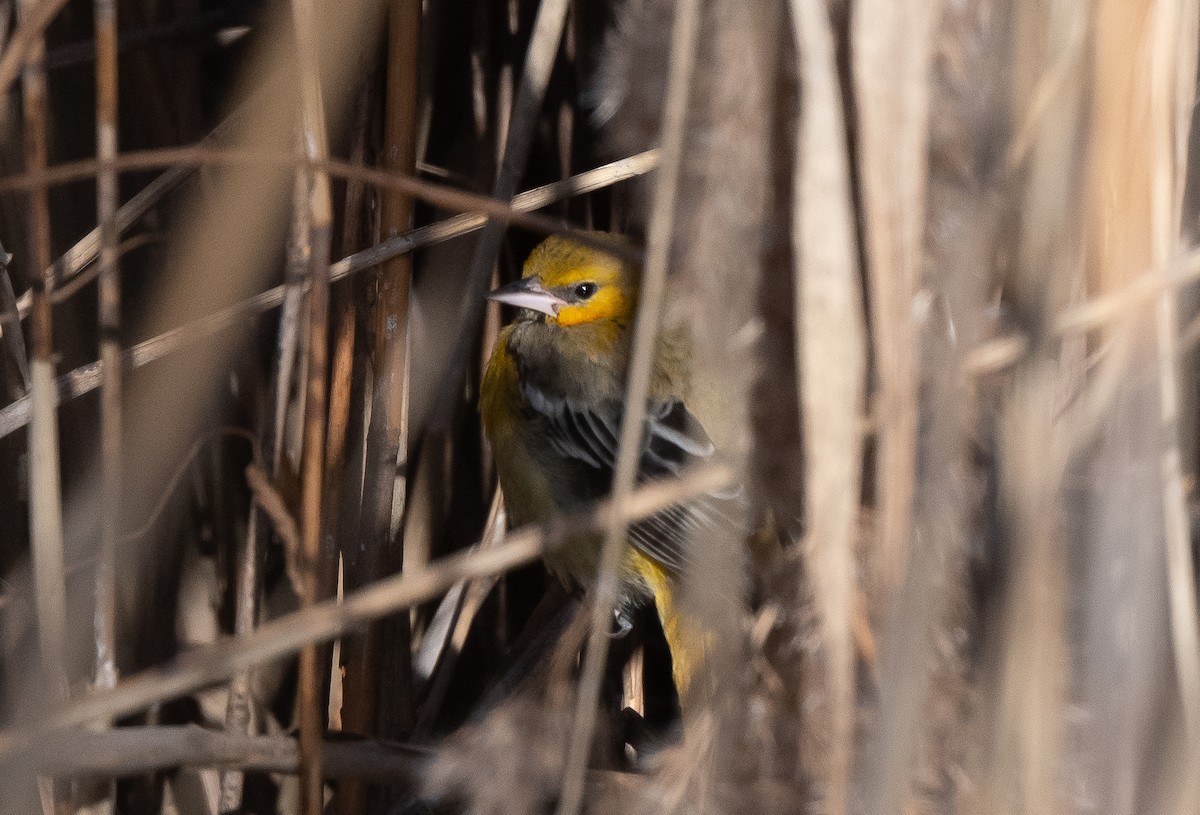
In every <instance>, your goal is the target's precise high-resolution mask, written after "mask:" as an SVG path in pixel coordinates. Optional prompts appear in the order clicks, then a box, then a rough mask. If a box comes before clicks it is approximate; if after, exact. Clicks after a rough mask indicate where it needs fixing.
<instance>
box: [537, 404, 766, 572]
mask: <svg viewBox="0 0 1200 815" xmlns="http://www.w3.org/2000/svg"><path fill="white" fill-rule="evenodd" d="M522 392H523V395H524V396H525V400H526V403H527V404H528V405H529V407H530V409H531V410H532V411H533V413H534V414H535V419H536V423H537V427H538V429H539V432H541V433H542V434H544V435H543V438H544V439H545V441H546V442H547V444H548V447H549V449H550V450H551V451H552V452H553V455H554V456H555V457H556V459H557V460H558V462H557V463H558V464H560V465H566V466H565V467H563V466H559V467H558V469H559V470H560V471H562V470H564V469H565V470H567V471H568V472H570V473H572V477H573V478H575V479H576V481H575V487H576V490H575V491H576V492H578V493H580V494H582V495H584V496H585V497H586V498H589V499H597V498H600V497H602V496H603V495H606V494H608V492H609V491H610V490H611V487H612V478H613V472H614V470H615V468H616V461H617V445H618V438H619V435H620V426H621V424H620V417H621V409H622V406H621V404H620V403H618V402H616V401H608V402H605V403H602V404H601V405H599V406H587V407H585V406H582V405H579V404H575V403H572V402H571V401H570V400H567V399H562V398H555V397H549V396H547V395H546V394H545V393H543V392H542V391H540V390H538V389H536V388H534V387H529V386H526V387H522ZM715 453H716V448H715V447H714V446H713V443H712V441H711V440H710V439H709V438H708V434H707V433H705V432H704V428H703V427H702V426H701V424H700V422H699V421H698V420H697V419H696V417H695V416H693V415H692V413H691V412H690V411H689V410H688V409H687V406H686V405H684V403H683V402H682V401H679V400H669V401H654V402H651V403H650V404H649V406H648V410H647V415H646V423H645V429H644V431H643V436H642V449H641V452H640V455H639V459H638V474H637V480H638V483H639V484H640V483H643V482H646V481H652V480H655V479H659V478H668V477H677V476H679V475H680V474H681V473H682V472H683V471H684V469H685V468H687V467H688V466H689V465H691V464H694V463H696V462H700V461H706V460H709V459H711V458H712V457H713V455H714V454H715ZM743 503H744V499H743V497H742V493H741V491H740V490H738V491H734V492H728V493H720V494H718V493H711V494H708V495H703V496H699V497H698V498H696V499H693V500H690V501H688V502H687V503H683V504H676V505H674V506H670V507H667V508H666V509H664V510H662V511H661V512H658V513H657V514H655V515H652V516H651V517H649V518H646V519H644V520H641V521H638V522H637V523H636V524H634V525H632V526H631V527H630V529H629V540H630V543H632V544H633V546H634V547H635V548H637V549H638V550H640V551H641V552H643V553H644V554H646V555H647V556H649V557H650V558H652V559H654V560H655V561H657V562H658V563H660V564H661V565H662V566H664V567H665V568H666V569H668V570H669V571H671V572H674V573H676V574H678V573H679V572H681V571H682V570H683V568H684V566H685V564H686V563H687V560H688V554H687V553H688V547H689V540H690V538H691V536H692V534H693V533H695V532H698V531H701V530H704V529H720V530H725V531H728V532H729V533H731V534H733V533H739V534H740V533H741V532H742V531H743V530H742V529H741V528H740V527H741V524H739V523H738V522H737V521H736V520H735V519H736V518H739V517H741V516H742V515H743V514H744V513H743V512H742V511H741V510H742V509H743V507H742V504H743Z"/></svg>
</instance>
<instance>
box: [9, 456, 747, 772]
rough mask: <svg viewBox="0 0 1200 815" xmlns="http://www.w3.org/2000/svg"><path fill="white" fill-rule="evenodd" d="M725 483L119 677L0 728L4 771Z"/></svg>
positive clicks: (517, 540) (603, 506)
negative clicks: (50, 735) (111, 723)
mask: <svg viewBox="0 0 1200 815" xmlns="http://www.w3.org/2000/svg"><path fill="white" fill-rule="evenodd" d="M729 479H730V473H729V471H728V470H727V469H726V468H725V467H722V466H720V465H708V466H703V467H697V468H696V469H695V470H693V471H692V472H691V473H690V474H688V475H686V476H684V477H682V478H680V479H677V480H670V481H662V482H657V483H650V484H647V485H644V486H641V487H639V488H638V489H636V490H635V491H634V492H633V493H632V494H630V496H629V500H628V501H627V502H626V503H625V505H624V506H623V507H620V508H618V507H617V506H616V505H615V503H614V502H613V501H611V500H608V501H603V502H601V503H600V504H599V505H598V506H596V508H595V509H594V510H592V511H591V512H584V513H581V514H579V515H576V516H569V517H565V518H562V519H560V520H559V522H557V523H555V524H552V525H551V526H549V527H546V528H541V527H532V528H531V527H525V528H522V529H519V530H516V531H513V532H510V533H508V534H507V535H505V536H504V539H503V541H502V542H501V543H499V544H498V545H497V546H495V547H494V548H491V549H486V550H484V549H478V548H476V549H475V550H474V551H469V552H465V553H460V554H455V555H448V556H446V557H443V558H439V559H438V560H435V561H432V562H431V563H430V565H429V566H428V568H426V569H423V570H421V571H419V572H414V573H411V574H408V575H394V576H392V577H388V578H384V579H382V580H379V581H377V582H375V583H373V584H372V585H370V586H368V587H366V588H363V589H360V590H359V591H357V592H354V593H351V594H347V595H346V597H345V598H344V599H343V600H342V601H341V602H335V601H326V602H323V603H318V604H316V605H313V606H311V607H309V608H306V609H302V610H300V611H296V612H293V613H291V614H288V615H285V616H283V617H279V618H277V619H275V620H272V621H270V622H268V623H266V624H264V625H262V626H260V627H259V628H258V629H257V630H256V631H255V632H253V633H252V634H250V635H248V636H245V637H239V638H236V639H230V640H225V641H221V642H218V643H215V644H213V645H210V646H204V647H201V648H196V649H194V650H192V651H188V652H184V653H183V654H180V655H179V656H178V657H177V658H176V659H175V660H174V661H173V662H172V663H170V664H169V665H167V666H163V667H160V668H158V669H153V670H149V671H146V672H144V673H142V674H139V675H135V676H131V677H128V678H126V679H124V680H122V681H121V682H119V683H118V684H117V686H116V687H115V688H114V689H113V690H111V691H106V692H103V693H96V694H92V695H91V696H88V697H85V698H81V699H78V700H75V701H73V702H71V703H69V704H67V705H65V706H64V707H63V708H62V709H60V710H58V711H56V712H55V713H54V714H53V715H50V716H47V717H45V718H43V719H42V721H40V722H38V723H37V725H36V726H34V728H33V729H8V730H4V731H0V767H5V766H7V765H10V764H11V763H12V762H13V761H14V759H19V757H20V756H21V755H22V754H23V753H25V752H26V751H28V750H29V749H30V745H31V743H33V741H34V740H35V739H37V738H39V737H41V736H42V735H44V734H45V733H47V732H50V731H55V730H62V729H64V728H72V727H82V726H85V725H88V724H90V723H91V722H94V721H97V720H101V719H106V718H112V717H116V716H121V715H127V714H131V713H135V712H137V711H139V710H143V709H145V708H146V707H148V706H150V705H152V704H154V703H155V702H158V701H161V700H163V699H169V698H172V697H175V696H180V695H183V694H186V693H190V692H193V691H196V690H199V689H201V688H205V687H208V686H210V685H212V684H215V683H218V682H221V681H224V680H226V679H228V678H229V677H230V676H233V675H234V674H236V673H237V672H238V671H241V670H245V669H247V668H251V667H253V666H255V665H259V664H262V663H264V662H268V661H270V660H273V659H277V658H279V657H282V656H286V655H288V654H292V653H295V652H296V651H298V650H300V649H301V648H303V647H304V646H306V645H308V644H310V643H315V642H322V641H325V640H329V639H333V638H334V637H337V636H339V635H341V634H344V633H346V632H347V631H352V630H354V629H356V628H358V627H361V626H363V625H365V624H367V623H370V622H371V621H373V620H376V619H379V618H380V617H383V616H386V615H388V614H393V613H395V612H397V611H400V610H401V609H407V608H411V607H413V606H415V605H417V604H418V603H423V602H425V601H427V600H430V599H432V598H434V597H437V596H439V595H441V594H442V593H444V592H446V591H448V590H449V589H450V588H452V587H453V586H454V585H455V584H456V583H459V582H461V581H464V580H474V579H479V578H485V577H489V576H491V575H496V574H500V573H503V572H505V571H508V570H510V569H513V568H516V567H518V566H522V565H524V564H527V563H532V562H534V561H536V560H537V559H538V558H540V557H542V556H544V554H545V553H546V551H547V550H548V549H550V548H553V547H556V546H561V545H563V543H564V542H565V541H567V540H568V539H570V538H571V537H572V536H575V535H579V534H583V533H586V532H592V531H595V530H598V529H600V528H603V527H604V526H605V525H607V524H609V523H611V522H612V520H613V519H614V518H615V519H620V521H621V522H623V523H626V524H628V523H632V522H634V521H638V520H640V519H642V518H645V517H648V516H650V515H653V514H654V513H656V512H659V511H661V510H662V509H664V508H665V507H668V506H671V505H673V504H677V503H680V502H683V501H687V500H688V499H690V498H693V497H695V496H698V495H703V494H704V493H706V492H711V491H713V490H716V489H721V488H723V487H725V486H726V485H727V484H728V483H729Z"/></svg>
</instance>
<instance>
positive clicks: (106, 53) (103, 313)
mask: <svg viewBox="0 0 1200 815" xmlns="http://www.w3.org/2000/svg"><path fill="white" fill-rule="evenodd" d="M94 9H95V29H96V33H95V40H96V159H97V161H98V162H99V163H100V165H101V169H100V171H99V172H98V173H97V175H96V218H97V221H99V230H100V252H99V267H100V284H99V309H100V311H99V315H98V319H97V327H98V331H99V333H100V372H101V383H100V438H101V459H102V464H101V467H102V473H101V476H100V478H101V482H102V484H101V493H102V498H101V506H102V510H101V519H100V552H99V556H98V558H97V562H96V612H95V621H96V664H95V682H96V687H98V688H102V689H108V688H111V687H113V686H114V685H115V684H116V682H117V661H116V660H117V653H116V652H117V619H116V617H117V552H118V545H119V543H120V539H121V529H120V521H121V480H122V469H123V463H122V453H121V447H122V418H121V374H122V365H121V339H120V331H121V269H120V265H119V262H118V254H117V253H118V244H119V242H120V234H119V232H118V229H117V223H116V217H117V211H118V208H119V205H120V201H119V197H120V185H119V182H118V178H117V173H116V171H115V170H113V169H112V168H111V163H112V161H113V160H114V159H115V158H116V157H117V149H118V142H119V132H118V122H119V119H118V108H117V92H118V78H117V77H118V74H117V7H116V0H95V3H94Z"/></svg>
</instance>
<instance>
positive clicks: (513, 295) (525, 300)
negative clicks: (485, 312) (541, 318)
mask: <svg viewBox="0 0 1200 815" xmlns="http://www.w3.org/2000/svg"><path fill="white" fill-rule="evenodd" d="M488 299H489V300H495V301H496V302H497V303H507V304H508V305H510V306H516V307H517V308H527V309H532V310H533V311H540V312H542V313H543V314H548V315H549V316H551V317H554V316H556V315H557V314H558V310H559V309H560V308H561V307H563V306H565V305H566V304H567V301H566V300H563V299H562V298H561V297H558V296H557V295H554V294H551V293H550V292H548V291H546V290H545V289H543V288H542V284H541V281H539V280H538V279H537V278H536V277H523V278H521V279H520V280H517V281H514V282H512V283H509V284H508V285H507V286H501V287H500V288H498V289H496V290H495V291H491V292H488Z"/></svg>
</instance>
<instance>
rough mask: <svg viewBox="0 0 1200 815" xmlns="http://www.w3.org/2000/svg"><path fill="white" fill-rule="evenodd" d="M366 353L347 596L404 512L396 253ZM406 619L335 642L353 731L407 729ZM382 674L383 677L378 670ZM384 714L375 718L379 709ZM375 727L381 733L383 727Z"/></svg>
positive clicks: (393, 201) (413, 37)
mask: <svg viewBox="0 0 1200 815" xmlns="http://www.w3.org/2000/svg"><path fill="white" fill-rule="evenodd" d="M421 16H422V14H421V3H420V2H419V0H392V1H391V2H389V3H388V6H387V18H388V22H387V57H386V68H385V83H384V92H385V97H384V98H385V102H384V111H383V118H384V145H383V151H382V155H383V165H384V169H385V170H386V171H387V172H389V173H393V174H399V175H402V176H406V177H411V176H413V175H414V173H415V170H416V139H417V92H418V84H417V81H418V77H417V70H418V66H419V65H420V59H421V52H420V51H421ZM413 207H414V201H413V198H412V196H410V195H407V194H405V193H404V192H403V191H400V190H394V189H393V190H387V191H385V192H384V193H383V195H382V200H381V202H380V223H379V228H380V232H381V237H382V238H384V239H385V240H386V239H390V238H394V237H396V236H398V235H400V234H401V233H403V232H405V231H406V230H409V229H411V227H412V220H413ZM376 285H377V300H376V304H375V313H374V315H373V319H374V324H375V345H374V348H373V349H372V350H371V366H372V373H373V378H372V386H371V387H372V391H371V394H370V419H369V428H368V431H367V441H366V449H365V456H366V461H365V464H364V478H363V485H362V504H361V507H360V510H359V528H358V532H357V535H356V537H357V539H358V546H357V547H356V550H357V551H356V553H355V554H354V555H353V556H351V557H348V558H347V560H346V572H345V576H346V587H347V588H348V589H353V588H356V587H358V586H362V585H368V584H369V583H371V582H372V581H374V580H378V579H379V578H381V577H384V576H386V575H389V574H391V573H393V572H395V571H396V570H397V569H398V568H399V566H400V563H401V562H402V559H401V557H400V556H399V555H397V554H396V553H394V552H393V546H394V545H395V535H396V532H397V531H398V530H399V528H400V518H401V517H402V515H403V512H404V509H405V503H406V502H405V493H406V490H407V474H406V473H405V474H402V473H401V472H399V470H398V467H399V463H400V462H401V461H402V460H404V459H405V458H406V457H407V445H406V442H407V438H406V431H407V421H406V420H407V414H408V401H409V392H408V362H409V360H408V354H409V350H408V330H409V292H410V289H411V285H412V257H411V255H410V254H407V253H406V254H403V255H399V256H397V257H395V258H393V259H391V260H389V261H388V262H386V263H385V264H383V266H382V268H381V269H380V271H379V275H378V277H377V284H376ZM410 651H411V646H410V634H409V625H408V616H407V615H399V616H397V617H396V618H394V619H392V620H389V621H386V623H385V622H384V621H380V622H379V623H378V624H376V625H373V626H372V627H371V628H370V629H368V630H367V631H366V632H365V633H364V634H362V635H360V636H355V637H351V638H347V639H345V640H343V641H342V660H343V665H344V666H345V674H344V677H343V689H344V693H343V697H342V699H343V701H342V726H343V727H344V728H345V729H347V730H349V731H351V732H356V733H364V734H376V733H379V734H381V735H385V736H388V737H394V736H395V737H398V736H401V735H404V734H407V732H408V731H409V730H410V729H411V727H412V715H413V714H412V708H413V702H412V664H411V658H410ZM385 666H386V669H385ZM385 710H386V711H387V715H386V716H384V715H381V714H383V712H384V711H385ZM381 726H382V729H381ZM363 794H364V790H363V787H362V786H361V785H359V784H355V783H349V784H343V785H342V786H341V787H340V788H339V790H338V801H337V812H338V813H339V814H340V815H353V813H358V812H360V811H361V810H362V807H363Z"/></svg>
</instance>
